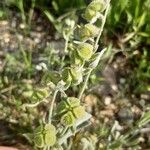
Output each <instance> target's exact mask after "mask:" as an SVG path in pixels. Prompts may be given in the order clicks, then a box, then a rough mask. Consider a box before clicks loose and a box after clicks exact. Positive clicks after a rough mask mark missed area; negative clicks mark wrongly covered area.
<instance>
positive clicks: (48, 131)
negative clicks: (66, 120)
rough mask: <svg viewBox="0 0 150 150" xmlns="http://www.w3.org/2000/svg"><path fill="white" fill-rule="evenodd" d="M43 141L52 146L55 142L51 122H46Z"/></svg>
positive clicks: (54, 129) (53, 128) (54, 133)
mask: <svg viewBox="0 0 150 150" xmlns="http://www.w3.org/2000/svg"><path fill="white" fill-rule="evenodd" d="M44 133H45V134H44V135H45V136H44V141H45V144H46V145H48V146H53V145H54V144H55V143H56V128H55V126H53V125H52V124H46V125H45V127H44Z"/></svg>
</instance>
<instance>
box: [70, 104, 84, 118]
mask: <svg viewBox="0 0 150 150" xmlns="http://www.w3.org/2000/svg"><path fill="white" fill-rule="evenodd" d="M73 112H74V114H75V116H76V118H82V117H84V116H85V108H84V107H83V106H79V107H76V108H74V109H73Z"/></svg>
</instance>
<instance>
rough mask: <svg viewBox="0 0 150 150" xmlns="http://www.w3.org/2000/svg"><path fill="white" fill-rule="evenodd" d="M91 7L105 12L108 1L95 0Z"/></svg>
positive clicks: (89, 6)
mask: <svg viewBox="0 0 150 150" xmlns="http://www.w3.org/2000/svg"><path fill="white" fill-rule="evenodd" d="M88 8H89V9H92V10H95V11H99V12H103V11H104V10H105V8H106V2H105V0H94V1H92V2H91V3H90V4H89V5H88Z"/></svg>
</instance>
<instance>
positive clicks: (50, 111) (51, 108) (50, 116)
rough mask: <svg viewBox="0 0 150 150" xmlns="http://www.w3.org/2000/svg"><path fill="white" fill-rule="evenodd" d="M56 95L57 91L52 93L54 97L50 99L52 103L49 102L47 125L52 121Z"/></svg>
mask: <svg viewBox="0 0 150 150" xmlns="http://www.w3.org/2000/svg"><path fill="white" fill-rule="evenodd" d="M57 93H58V90H56V91H55V92H54V95H53V98H52V102H51V105H50V109H49V117H48V123H51V120H52V113H53V107H54V102H55V99H56V96H57Z"/></svg>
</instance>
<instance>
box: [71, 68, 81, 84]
mask: <svg viewBox="0 0 150 150" xmlns="http://www.w3.org/2000/svg"><path fill="white" fill-rule="evenodd" d="M70 73H71V77H72V84H73V85H78V84H80V83H81V82H82V80H83V77H82V70H81V68H80V67H71V68H70Z"/></svg>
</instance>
